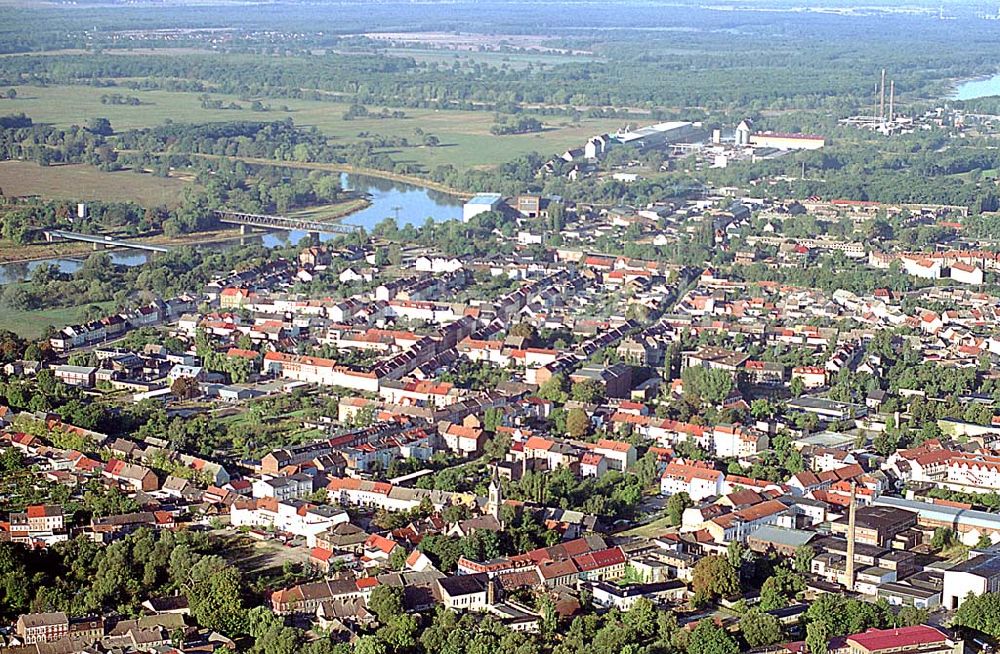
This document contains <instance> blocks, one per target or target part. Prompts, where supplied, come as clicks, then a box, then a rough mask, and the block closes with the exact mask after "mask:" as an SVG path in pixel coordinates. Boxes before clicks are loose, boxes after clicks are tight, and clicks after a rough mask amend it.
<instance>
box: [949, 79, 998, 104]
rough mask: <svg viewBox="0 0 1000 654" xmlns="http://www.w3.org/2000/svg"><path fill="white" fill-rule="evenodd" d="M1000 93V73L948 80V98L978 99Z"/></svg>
mask: <svg viewBox="0 0 1000 654" xmlns="http://www.w3.org/2000/svg"><path fill="white" fill-rule="evenodd" d="M997 95H1000V73H994V74H992V75H979V76H978V77H972V78H969V77H966V78H961V79H950V80H948V95H947V96H946V99H947V100H958V101H966V100H977V99H979V98H988V97H992V96H997Z"/></svg>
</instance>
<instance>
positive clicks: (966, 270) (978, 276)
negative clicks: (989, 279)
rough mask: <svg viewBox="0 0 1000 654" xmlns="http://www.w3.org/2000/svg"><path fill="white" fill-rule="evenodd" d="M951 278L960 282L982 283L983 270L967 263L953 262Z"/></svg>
mask: <svg viewBox="0 0 1000 654" xmlns="http://www.w3.org/2000/svg"><path fill="white" fill-rule="evenodd" d="M951 278H952V279H954V280H955V281H956V282H958V283H959V284H982V283H983V270H982V268H979V267H978V266H970V265H969V264H967V263H961V262H958V263H953V264H952V265H951Z"/></svg>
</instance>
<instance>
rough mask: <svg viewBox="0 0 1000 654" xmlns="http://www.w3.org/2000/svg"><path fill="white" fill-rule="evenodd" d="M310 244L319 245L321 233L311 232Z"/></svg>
mask: <svg viewBox="0 0 1000 654" xmlns="http://www.w3.org/2000/svg"><path fill="white" fill-rule="evenodd" d="M309 243H310V244H311V245H319V232H309Z"/></svg>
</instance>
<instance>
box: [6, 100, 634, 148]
mask: <svg viewBox="0 0 1000 654" xmlns="http://www.w3.org/2000/svg"><path fill="white" fill-rule="evenodd" d="M16 88H17V93H18V97H17V99H15V100H0V114H11V113H20V112H23V113H25V114H27V115H28V116H29V117H31V118H32V119H33V120H35V121H36V122H42V123H52V124H55V125H59V126H69V125H73V124H77V125H79V124H86V122H87V121H88V120H89V119H91V118H95V117H98V116H102V117H106V118H108V119H109V120H110V121H111V124H112V126H113V127H114V128H115V129H119V130H121V129H132V128H141V127H151V126H154V125H159V124H162V123H163V122H165V121H166V120H168V119H169V120H172V121H174V122H192V123H206V122H222V121H231V120H258V121H270V120H284V119H285V118H287V117H291V118H292V120H294V121H295V124H296V125H298V126H300V127H312V126H315V127H317V128H318V129H320V130H321V131H322V132H323V133H324V134H327V135H328V136H330V137H331V138H332V139H334V140H335V142H337V143H351V142H355V141H357V140H358V134H359V133H360V132H368V133H373V134H381V135H384V136H403V137H406V138H407V139H409V140H410V141H411V142H414V143H419V142H420V141H421V137H419V136H418V135H417V132H416V130H417V129H418V128H420V129H422V130H423V131H424V132H425V133H429V134H434V135H436V136H437V137H438V138H439V139H440V141H441V145H439V146H437V147H433V148H431V147H423V146H420V147H407V148H403V149H400V150H394V151H392V154H390V156H392V157H393V158H394V159H396V160H399V161H406V162H413V163H417V164H420V165H423V166H428V167H433V166H436V165H440V164H452V165H455V166H460V167H461V166H472V167H485V166H494V165H496V164H497V163H500V162H504V161H509V160H510V159H513V158H514V157H517V156H518V155H522V154H526V153H528V152H539V153H542V154H556V153H562V152H563V151H565V150H566V149H567V148H570V147H582V146H583V144H584V142H585V141H586V139H587V138H588V137H590V136H593V135H594V134H599V133H601V132H605V131H609V130H611V131H613V130H615V129H618V128H619V127H622V126H623V125H624V123H625V121H624V120H622V119H593V118H584V119H582V120H580V122H578V123H573V122H572V121H571V119H570V118H568V117H566V116H540V117H539V118H540V119H541V120H542V122H543V123H544V124H545V126H546V130H545V131H543V132H540V133H537V134H519V135H511V136H493V135H492V134H490V126H491V125H492V124H493V113H492V112H488V111H482V112H479V111H437V110H433V109H404V110H403V111H405V113H406V117H405V118H396V119H392V118H388V119H380V118H370V117H367V118H359V119H355V120H344V119H343V115H344V112H345V111H347V108H348V105H347V104H344V103H339V102H321V101H315V100H285V99H280V100H272V99H263V100H262V101H263V102H264V103H265V104H268V105H271V106H272V107H273V108H274V110H272V111H268V112H252V111H250V110H249V108H248V109H246V110H243V111H237V110H232V109H203V108H202V107H201V100H200V99H199V95H200V94H197V93H181V92H170V91H132V90H129V89H126V88H97V87H92V86H51V87H44V88H43V87H34V86H20V87H16ZM110 93H119V94H122V95H132V96H136V97H138V98H139V99H140V100H141V101H142V102H143V104H142V105H139V106H127V105H103V104H101V95H105V94H110ZM212 98H213V99H218V100H223V101H224V102H225V103H227V104H228V103H229V102H237V103H240V104H243V105H244V106H248V105H249V103H248V102H247V101H246V100H240V99H239V98H237V97H235V96H227V95H222V94H212ZM284 105H287V106H288V108H289V109H290V111H289V112H285V111H281V110H279V107H282V106H284ZM369 110H370V111H372V112H373V113H377V112H378V111H379V110H380V107H369Z"/></svg>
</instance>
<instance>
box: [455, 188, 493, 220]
mask: <svg viewBox="0 0 1000 654" xmlns="http://www.w3.org/2000/svg"><path fill="white" fill-rule="evenodd" d="M502 202H503V196H502V195H500V194H499V193H479V194H478V195H474V196H472V198H470V199H469V201H468V202H466V203H465V204H464V205H463V206H462V222H466V223H467V222H469V221H470V220H472V219H473V218H475V217H476V216H478V215H479V214H481V213H486V212H487V211H496V210H497V209H499V208H500V204H501V203H502Z"/></svg>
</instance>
